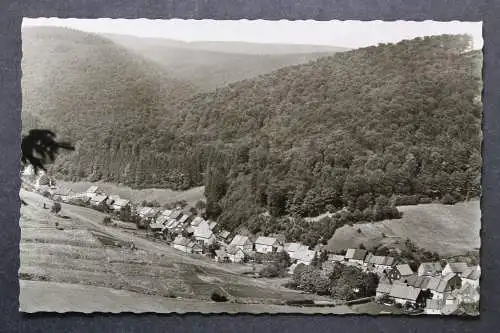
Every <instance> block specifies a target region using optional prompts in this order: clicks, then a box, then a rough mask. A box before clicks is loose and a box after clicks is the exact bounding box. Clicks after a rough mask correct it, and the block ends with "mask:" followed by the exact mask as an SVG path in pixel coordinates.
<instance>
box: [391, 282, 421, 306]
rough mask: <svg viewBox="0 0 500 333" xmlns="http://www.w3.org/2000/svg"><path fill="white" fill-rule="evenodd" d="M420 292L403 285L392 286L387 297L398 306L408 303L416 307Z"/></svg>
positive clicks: (417, 289) (418, 289)
mask: <svg viewBox="0 0 500 333" xmlns="http://www.w3.org/2000/svg"><path fill="white" fill-rule="evenodd" d="M421 294H422V290H421V289H420V288H415V287H412V286H408V285H405V284H399V283H398V284H393V285H392V288H391V292H390V293H389V297H390V298H392V299H393V300H394V302H396V303H399V304H402V305H404V304H406V303H407V302H409V303H410V304H412V305H416V304H417V303H418V302H419V300H421V298H420V296H421Z"/></svg>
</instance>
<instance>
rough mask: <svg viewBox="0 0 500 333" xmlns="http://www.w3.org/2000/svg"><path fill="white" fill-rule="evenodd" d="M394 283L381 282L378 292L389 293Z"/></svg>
mask: <svg viewBox="0 0 500 333" xmlns="http://www.w3.org/2000/svg"><path fill="white" fill-rule="evenodd" d="M393 286H394V285H393V284H388V283H379V284H378V286H377V292H378V293H383V294H389V293H390V292H391V290H392V287H393Z"/></svg>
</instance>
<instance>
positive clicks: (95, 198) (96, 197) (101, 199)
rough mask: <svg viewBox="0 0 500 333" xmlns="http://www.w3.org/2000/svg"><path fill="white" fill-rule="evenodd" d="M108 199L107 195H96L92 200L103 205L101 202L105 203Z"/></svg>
mask: <svg viewBox="0 0 500 333" xmlns="http://www.w3.org/2000/svg"><path fill="white" fill-rule="evenodd" d="M107 198H108V197H107V196H105V195H96V196H94V197H93V198H92V199H91V200H92V202H97V203H101V202H103V201H105V200H106V199H107Z"/></svg>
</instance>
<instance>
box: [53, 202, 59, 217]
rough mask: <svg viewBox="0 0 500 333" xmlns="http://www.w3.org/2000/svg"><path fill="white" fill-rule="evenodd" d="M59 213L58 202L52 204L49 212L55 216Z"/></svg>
mask: <svg viewBox="0 0 500 333" xmlns="http://www.w3.org/2000/svg"><path fill="white" fill-rule="evenodd" d="M60 211H61V204H60V203H59V202H54V204H53V205H52V209H51V212H52V213H54V214H57V213H59V212H60Z"/></svg>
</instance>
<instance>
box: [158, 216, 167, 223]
mask: <svg viewBox="0 0 500 333" xmlns="http://www.w3.org/2000/svg"><path fill="white" fill-rule="evenodd" d="M167 221H168V216H166V215H163V214H161V215H160V216H158V217H157V218H156V223H160V224H165V223H166V222H167Z"/></svg>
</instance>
